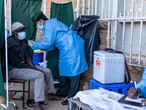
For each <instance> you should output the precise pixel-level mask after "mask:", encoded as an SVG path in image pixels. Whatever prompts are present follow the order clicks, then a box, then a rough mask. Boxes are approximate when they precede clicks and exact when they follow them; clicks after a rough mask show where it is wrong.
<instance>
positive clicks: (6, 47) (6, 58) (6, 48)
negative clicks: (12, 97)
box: [4, 0, 9, 107]
mask: <svg viewBox="0 0 146 110" xmlns="http://www.w3.org/2000/svg"><path fill="white" fill-rule="evenodd" d="M4 14H5V60H6V98H7V99H6V107H8V106H9V90H8V89H9V85H8V83H9V82H8V77H9V76H8V44H7V38H8V33H7V30H8V28H7V1H6V0H4Z"/></svg>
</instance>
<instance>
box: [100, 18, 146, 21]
mask: <svg viewBox="0 0 146 110" xmlns="http://www.w3.org/2000/svg"><path fill="white" fill-rule="evenodd" d="M98 20H100V21H101V20H102V21H121V22H123V20H125V21H128V22H130V21H132V20H133V21H140V20H143V21H146V17H129V18H121V17H120V18H100V19H98Z"/></svg>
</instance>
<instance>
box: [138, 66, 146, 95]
mask: <svg viewBox="0 0 146 110" xmlns="http://www.w3.org/2000/svg"><path fill="white" fill-rule="evenodd" d="M137 88H139V89H140V90H141V94H140V96H143V97H146V67H144V72H143V75H142V79H141V81H140V82H139V83H138V85H137Z"/></svg>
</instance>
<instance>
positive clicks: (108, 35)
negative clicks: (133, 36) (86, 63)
mask: <svg viewBox="0 0 146 110" xmlns="http://www.w3.org/2000/svg"><path fill="white" fill-rule="evenodd" d="M110 13H111V0H109V11H108V18H110ZM110 25H111V21H108V31H107V48H109V47H110Z"/></svg>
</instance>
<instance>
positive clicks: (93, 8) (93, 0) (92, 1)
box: [91, 0, 94, 15]
mask: <svg viewBox="0 0 146 110" xmlns="http://www.w3.org/2000/svg"><path fill="white" fill-rule="evenodd" d="M91 9H92V11H91V12H92V13H91V14H92V15H94V0H92V8H91Z"/></svg>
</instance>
